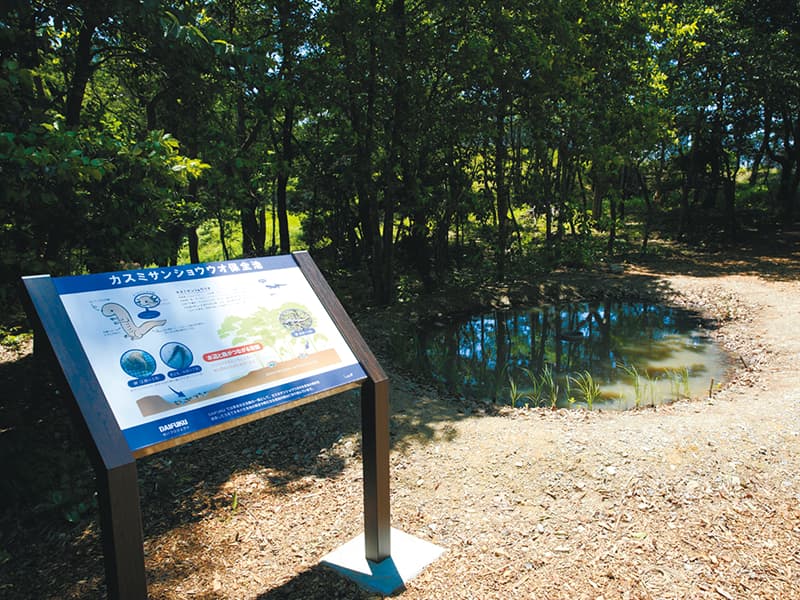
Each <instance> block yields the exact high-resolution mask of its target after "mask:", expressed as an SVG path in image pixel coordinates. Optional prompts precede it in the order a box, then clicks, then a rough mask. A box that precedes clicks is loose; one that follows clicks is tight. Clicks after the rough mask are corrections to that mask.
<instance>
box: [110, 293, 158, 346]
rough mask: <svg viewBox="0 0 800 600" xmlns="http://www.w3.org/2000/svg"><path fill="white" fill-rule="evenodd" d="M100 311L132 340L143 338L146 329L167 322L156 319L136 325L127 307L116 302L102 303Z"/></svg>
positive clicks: (148, 329)
mask: <svg viewBox="0 0 800 600" xmlns="http://www.w3.org/2000/svg"><path fill="white" fill-rule="evenodd" d="M100 312H101V313H102V314H103V316H104V317H108V318H109V319H111V320H112V321H114V322H115V323H117V324H118V325H119V326H120V327H122V330H123V331H124V332H125V335H126V337H129V338H130V339H132V340H138V339H141V338H143V337H144V336H145V335H146V334H147V332H148V331H150V330H151V329H153V328H154V327H159V326H160V325H163V324H164V323H166V322H167V321H166V319H160V320H158V321H144V322H143V323H142V324H141V325H137V324H136V322H135V321H134V320H133V317H131V313H129V312H128V309H126V308H125V307H124V306H122V305H121V304H117V303H116V302H109V303H107V304H104V305H103V307H102V308H101V309H100Z"/></svg>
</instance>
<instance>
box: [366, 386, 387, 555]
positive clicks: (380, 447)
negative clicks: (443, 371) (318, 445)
mask: <svg viewBox="0 0 800 600" xmlns="http://www.w3.org/2000/svg"><path fill="white" fill-rule="evenodd" d="M361 435H362V456H363V462H364V540H365V542H366V552H367V554H366V557H367V560H370V561H372V562H375V563H379V562H381V561H383V560H384V559H386V558H389V556H390V555H391V544H390V537H391V523H390V517H389V381H388V380H383V381H378V382H374V381H372V380H367V381H366V382H365V383H364V384H363V385H362V386H361Z"/></svg>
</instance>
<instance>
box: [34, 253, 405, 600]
mask: <svg viewBox="0 0 800 600" xmlns="http://www.w3.org/2000/svg"><path fill="white" fill-rule="evenodd" d="M23 284H24V286H25V290H26V292H27V298H28V300H29V303H28V307H27V308H28V314H29V316H30V317H31V322H32V325H33V328H34V332H35V340H36V342H35V343H36V347H37V352H36V354H37V355H40V354H41V353H40V352H39V351H38V348H39V345H40V342H42V341H44V342H47V343H46V344H43V346H44V347H45V348H47V347H48V346H49V349H50V350H51V351H52V352H51V353H49V355H50V356H51V357H52V358H54V359H55V361H56V362H57V364H58V366H59V367H60V372H61V374H63V380H62V383H63V384H64V385H63V386H62V387H63V389H64V390H65V391H66V392H67V393H66V394H65V397H66V398H67V399H68V401H69V405H70V407H71V408H72V409H73V414H74V415H75V417H76V421H77V424H78V427H79V429H80V431H82V432H83V433H84V434H85V438H86V447H87V450H88V451H89V456H90V458H91V460H92V462H93V464H94V468H95V473H96V474H97V488H98V507H99V512H100V524H101V531H102V539H103V554H104V559H105V567H106V588H107V591H108V597H109V598H110V599H112V600H140V599H141V598H146V597H147V581H146V576H145V561H144V548H143V534H142V518H141V507H140V505H139V482H138V475H137V468H136V460H137V459H138V458H141V457H143V456H147V455H149V454H152V453H154V452H158V451H160V450H164V449H166V448H170V447H173V446H177V445H179V444H183V443H186V442H188V441H191V440H194V439H198V438H201V437H204V436H207V435H210V434H212V433H214V432H217V431H221V430H224V429H228V428H231V427H235V426H237V425H239V424H242V423H246V422H248V421H252V420H255V419H259V418H261V417H265V416H267V415H270V414H273V413H275V412H278V411H282V410H286V409H288V408H291V407H293V406H298V405H300V404H305V403H308V402H312V401H315V400H319V399H321V398H324V397H327V396H332V395H335V394H338V393H340V392H343V391H345V390H349V389H353V388H360V389H361V434H362V436H361V442H362V443H361V451H362V460H363V470H364V553H365V558H366V559H367V560H369V561H371V562H373V563H376V564H377V563H383V562H384V561H386V559H387V558H389V557H390V552H391V526H390V518H389V512H390V511H389V380H388V377H387V376H386V374H385V373H384V371H383V369H382V368H381V366H380V364H378V361H377V360H376V358H375V356H374V355H373V354H372V351H371V350H370V348H369V346H368V345H367V344H366V342H365V341H364V339H363V338H362V337H361V334H360V333H359V332H358V329H357V328H356V327H355V325H354V324H353V322H352V321H351V320H350V318H349V316H348V315H347V313H346V312H345V310H344V308H343V307H342V305H341V303H340V302H339V300H338V298H337V297H336V295H335V294H334V293H333V290H331V288H330V286H329V285H328V283H327V282H326V281H325V279H324V277H323V276H322V273H320V271H319V269H318V268H317V266H316V264H315V263H314V261H313V260H312V259H311V257H310V255H309V254H308V253H307V252H295V253H294V254H292V255H286V256H276V257H263V258H252V259H243V260H234V261H220V262H213V263H205V264H196V265H185V266H178V267H156V268H144V269H136V270H128V271H119V272H114V273H98V274H91V275H82V276H71V277H50V276H49V275H34V276H30V277H23ZM387 562H388V561H387Z"/></svg>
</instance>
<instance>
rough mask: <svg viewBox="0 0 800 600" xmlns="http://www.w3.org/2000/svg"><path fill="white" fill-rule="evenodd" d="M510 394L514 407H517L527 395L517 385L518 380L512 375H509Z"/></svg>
mask: <svg viewBox="0 0 800 600" xmlns="http://www.w3.org/2000/svg"><path fill="white" fill-rule="evenodd" d="M508 394H509V396H510V398H511V407H512V408H517V406H518V403H519V401H520V400H521V399H522V398H524V397H525V393H524V392H523V391H522V390H521V389H519V387H517V382H516V381H514V378H513V377H511V375H509V376H508Z"/></svg>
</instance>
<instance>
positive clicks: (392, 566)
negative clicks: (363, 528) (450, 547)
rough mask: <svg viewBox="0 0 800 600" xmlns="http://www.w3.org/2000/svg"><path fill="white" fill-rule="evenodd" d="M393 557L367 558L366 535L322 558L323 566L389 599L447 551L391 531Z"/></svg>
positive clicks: (396, 530)
mask: <svg viewBox="0 0 800 600" xmlns="http://www.w3.org/2000/svg"><path fill="white" fill-rule="evenodd" d="M391 548H392V555H391V556H390V557H389V558H387V559H385V560H383V561H382V562H379V563H374V562H372V561H369V560H367V559H366V558H365V557H364V553H365V546H364V535H363V534H361V535H359V536H358V537H357V538H355V539H354V540H351V541H349V542H347V543H346V544H345V545H344V546H341V547H339V548H337V549H336V550H334V551H333V552H331V553H330V554H328V555H326V556H325V557H323V559H322V561H321V564H323V565H326V566H328V567H331V568H332V569H334V570H335V571H338V572H339V573H341V574H342V575H344V576H345V577H347V578H348V579H351V580H352V581H355V582H356V583H357V584H358V585H359V586H361V587H362V588H364V589H365V590H367V591H370V592H375V593H378V594H383V595H384V596H389V595H391V594H392V593H394V592H396V591H397V590H399V589H400V588H404V587H405V583H406V582H407V581H410V580H411V579H413V578H414V577H416V576H417V575H419V574H420V573H421V572H422V570H423V569H424V568H425V567H427V566H428V565H429V564H431V563H432V562H433V561H435V560H436V559H437V558H439V556H440V555H441V554H442V552H444V548H440V547H439V546H436V545H435V544H431V543H430V542H426V541H425V540H420V539H418V538H415V537H414V536H411V535H408V534H407V533H403V532H402V531H400V530H398V529H394V528H392V533H391Z"/></svg>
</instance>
